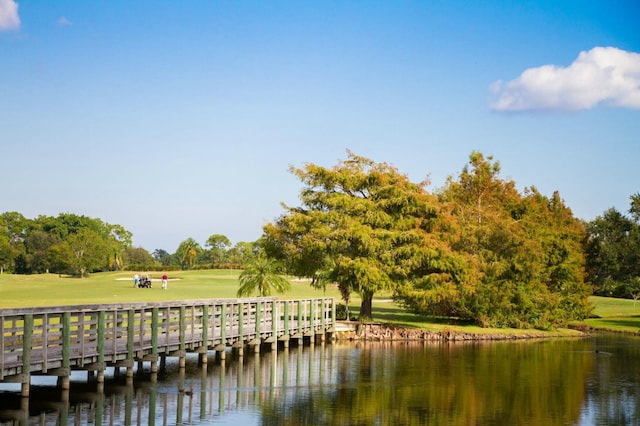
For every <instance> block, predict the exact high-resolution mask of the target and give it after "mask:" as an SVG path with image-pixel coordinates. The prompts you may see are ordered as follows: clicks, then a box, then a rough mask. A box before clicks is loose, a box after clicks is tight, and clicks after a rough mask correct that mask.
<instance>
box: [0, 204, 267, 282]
mask: <svg viewBox="0 0 640 426" xmlns="http://www.w3.org/2000/svg"><path fill="white" fill-rule="evenodd" d="M131 241H132V234H131V232H129V231H127V230H126V229H125V228H124V227H122V226H121V225H112V224H109V223H105V222H103V221H102V220H100V219H97V218H90V217H87V216H79V215H76V214H73V213H61V214H59V215H58V216H57V217H51V216H44V215H41V216H38V217H37V218H35V219H28V218H26V217H24V216H23V215H22V214H20V213H18V212H5V213H2V214H1V215H0V273H5V272H7V273H16V274H38V273H47V272H49V273H56V274H70V275H76V276H79V277H83V276H85V275H87V274H89V273H94V272H105V271H119V270H145V271H153V270H180V269H213V268H236V269H242V268H244V265H245V263H247V262H248V261H250V260H251V259H252V258H253V257H255V251H256V247H257V245H256V244H255V243H246V242H240V243H237V244H236V245H234V246H232V245H231V242H230V241H229V239H228V238H227V237H225V236H224V235H220V234H214V235H211V236H210V237H209V239H208V240H207V242H206V244H205V247H204V248H203V247H201V246H200V245H199V244H198V243H197V242H196V241H195V240H194V239H192V238H188V239H186V240H184V241H183V242H182V243H180V245H179V247H178V249H177V250H176V252H175V253H172V254H170V253H168V252H167V251H165V250H162V249H156V250H155V251H154V252H153V253H152V254H151V253H149V252H148V251H147V250H146V249H144V248H142V247H133V245H132V242H131Z"/></svg>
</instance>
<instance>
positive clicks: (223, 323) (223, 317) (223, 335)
mask: <svg viewBox="0 0 640 426" xmlns="http://www.w3.org/2000/svg"><path fill="white" fill-rule="evenodd" d="M229 325H230V324H229ZM220 344H221V345H224V346H226V345H227V304H226V303H223V304H222V306H221V307H220Z"/></svg>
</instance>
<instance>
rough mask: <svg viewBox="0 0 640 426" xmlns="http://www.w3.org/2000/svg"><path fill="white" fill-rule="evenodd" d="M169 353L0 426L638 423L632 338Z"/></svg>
mask: <svg viewBox="0 0 640 426" xmlns="http://www.w3.org/2000/svg"><path fill="white" fill-rule="evenodd" d="M210 358H211V360H210V362H209V364H208V366H206V365H204V366H199V365H198V363H197V358H195V357H194V358H188V362H187V367H186V369H182V370H181V369H180V368H179V367H178V365H177V362H176V363H171V362H170V360H171V359H169V361H168V363H167V365H166V369H165V370H163V371H161V373H160V375H159V377H158V380H157V381H155V382H154V381H153V380H150V379H151V377H150V374H149V373H148V372H147V371H144V370H142V371H139V372H136V376H135V378H134V381H133V383H129V384H127V383H126V380H125V378H124V377H121V376H119V375H118V374H116V373H114V372H113V371H111V374H108V375H107V380H106V382H105V384H104V389H103V391H102V392H99V391H98V390H97V389H96V383H95V382H89V383H86V382H84V381H82V380H80V381H74V382H73V383H72V386H71V391H70V392H68V393H66V394H65V393H61V392H60V391H59V390H57V389H56V388H55V387H54V386H33V387H32V396H31V399H30V401H29V413H28V414H27V413H25V410H24V409H21V404H20V398H19V396H17V395H16V392H10V393H6V392H5V393H3V394H2V395H0V401H2V402H0V422H1V423H0V424H3V425H4V424H30V423H35V422H38V423H41V424H59V425H66V424H87V423H95V424H108V425H147V424H148V425H167V424H203V425H205V424H224V423H226V422H228V423H229V424H239V423H242V424H263V425H272V424H273V425H301V424H310V425H311V424H313V425H373V424H395V425H413V424H415V425H423V424H429V425H506V424H514V425H515V424H522V425H532V426H535V425H545V426H546V425H591V424H607V425H628V424H638V422H639V421H640V413H639V410H640V408H639V404H638V402H637V395H638V392H639V391H640V338H638V337H633V336H631V337H628V336H624V337H622V336H604V335H600V336H596V337H593V338H589V339H559V340H539V341H518V342H480V343H479V342H475V343H425V342H396V343H382V342H367V343H352V342H349V343H333V344H327V345H316V346H314V347H308V346H307V347H300V348H291V349H286V350H284V349H280V350H279V351H278V352H269V351H268V350H267V351H264V352H263V353H262V354H259V355H258V354H254V353H251V354H248V355H245V356H244V357H228V359H227V360H226V361H224V360H216V361H215V362H214V360H213V357H210Z"/></svg>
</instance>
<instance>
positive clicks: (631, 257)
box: [584, 194, 640, 297]
mask: <svg viewBox="0 0 640 426" xmlns="http://www.w3.org/2000/svg"><path fill="white" fill-rule="evenodd" d="M630 199H631V207H630V208H629V216H625V215H624V214H622V213H620V212H619V211H618V210H616V209H615V208H610V209H608V210H606V211H605V212H604V213H603V214H602V215H600V216H598V217H596V218H595V219H594V220H592V221H591V222H589V223H587V225H586V227H587V232H588V238H587V239H586V242H585V248H584V250H585V252H586V256H587V272H588V277H589V279H590V281H591V282H592V283H593V285H594V286H595V289H596V294H598V295H601V296H616V297H629V296H631V293H632V291H633V288H629V286H631V287H633V283H634V280H635V278H636V277H640V194H634V195H632V196H631V197H630Z"/></svg>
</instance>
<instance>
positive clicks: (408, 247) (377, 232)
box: [264, 152, 465, 318]
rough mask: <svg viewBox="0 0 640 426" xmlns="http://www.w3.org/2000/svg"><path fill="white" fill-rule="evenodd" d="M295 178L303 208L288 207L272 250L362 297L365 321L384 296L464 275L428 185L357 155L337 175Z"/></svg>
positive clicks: (271, 232)
mask: <svg viewBox="0 0 640 426" xmlns="http://www.w3.org/2000/svg"><path fill="white" fill-rule="evenodd" d="M291 171H292V173H293V174H295V175H296V176H297V177H298V178H299V179H300V180H301V181H302V183H303V184H304V188H303V190H302V191H301V195H300V198H301V200H302V204H303V205H302V207H288V206H284V207H285V209H286V213H285V214H283V215H282V216H281V217H280V218H279V219H278V220H277V221H276V222H275V223H272V224H268V225H267V226H265V228H264V232H265V237H264V238H265V240H264V245H265V249H266V251H267V253H269V255H271V256H274V257H276V258H278V259H281V260H283V261H284V262H286V266H287V269H288V271H290V272H291V273H292V274H294V275H297V276H302V277H309V278H312V279H313V283H314V284H316V285H320V286H323V287H324V286H325V285H326V284H327V283H337V284H338V286H339V287H340V288H341V289H342V293H343V295H348V294H349V292H356V293H358V294H359V295H360V297H361V300H362V305H361V307H360V317H361V318H371V317H372V306H371V302H372V299H373V296H374V295H375V294H376V293H378V292H380V291H382V290H392V291H399V290H400V289H402V288H403V287H404V286H405V285H406V284H407V283H409V282H412V281H413V282H416V283H423V284H429V283H445V284H448V283H451V282H455V281H459V280H460V279H461V278H462V277H463V276H464V272H465V268H464V266H462V265H461V263H463V262H461V261H460V259H456V258H455V256H454V255H453V253H451V251H450V249H449V248H448V246H447V244H446V242H444V241H443V240H442V239H441V238H437V237H436V233H437V232H439V229H440V227H442V226H445V224H444V223H443V222H445V218H444V216H441V215H440V212H439V205H438V203H437V199H436V198H435V197H434V196H432V195H430V194H428V193H427V192H426V191H425V190H424V187H423V186H424V185H423V184H414V183H411V182H410V181H409V179H408V178H407V177H406V176H405V175H402V174H400V173H399V172H398V171H397V170H396V169H395V168H394V167H392V166H390V165H388V164H386V163H381V164H378V163H375V162H373V161H371V160H369V159H366V158H364V157H359V156H356V155H354V154H352V153H350V152H349V153H348V159H347V160H346V161H343V162H340V163H339V164H338V165H337V166H335V167H334V168H332V169H328V168H324V167H321V166H317V165H314V164H307V165H306V166H305V167H304V168H303V169H296V168H292V169H291ZM343 298H344V296H343Z"/></svg>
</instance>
